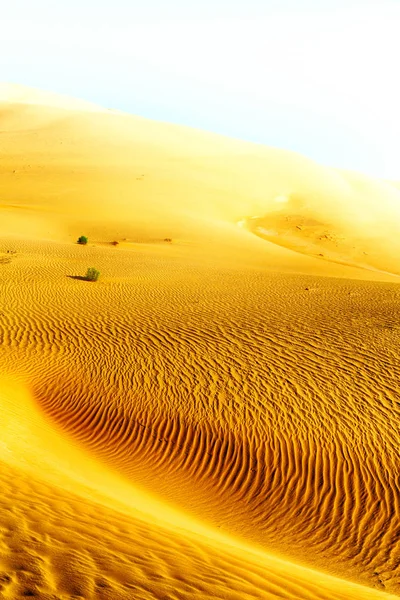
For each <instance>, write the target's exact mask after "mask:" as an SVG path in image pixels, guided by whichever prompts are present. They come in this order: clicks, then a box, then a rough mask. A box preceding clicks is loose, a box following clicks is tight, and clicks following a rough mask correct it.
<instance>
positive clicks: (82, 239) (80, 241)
mask: <svg viewBox="0 0 400 600" xmlns="http://www.w3.org/2000/svg"><path fill="white" fill-rule="evenodd" d="M88 241H89V240H88V238H87V237H86V235H81V236H80V237H79V238H78V242H77V243H78V244H82V245H83V246H85V245H86V244H87V243H88Z"/></svg>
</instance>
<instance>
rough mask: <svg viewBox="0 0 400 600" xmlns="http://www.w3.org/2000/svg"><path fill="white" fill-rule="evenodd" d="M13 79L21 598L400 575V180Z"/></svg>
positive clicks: (12, 281) (1, 328)
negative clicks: (92, 277)
mask: <svg viewBox="0 0 400 600" xmlns="http://www.w3.org/2000/svg"><path fill="white" fill-rule="evenodd" d="M0 100H1V104H0V135H1V137H0V140H1V142H0V143H1V150H2V151H1V155H0V158H1V162H0V186H1V187H0V191H1V195H0V334H1V345H0V352H1V362H0V383H1V385H0V419H1V421H0V422H1V424H2V427H1V433H0V464H1V468H0V479H1V487H2V494H1V496H0V504H1V512H0V532H1V538H0V548H1V553H0V597H2V598H3V597H4V598H12V599H14V598H24V597H27V596H32V597H38V598H43V599H45V600H50V599H52V600H55V599H70V598H74V599H78V598H84V599H92V598H93V599H100V600H102V599H110V600H119V599H124V600H125V599H131V598H132V599H134V600H136V599H146V600H148V599H153V598H157V599H160V600H161V599H162V600H167V599H168V600H170V599H176V600H180V599H191V598H198V599H203V598H206V599H207V598H209V599H210V600H211V599H221V600H222V599H235V600H242V599H252V598H260V599H261V598H266V599H275V598H284V599H289V598H292V599H313V600H315V599H320V598H326V599H332V600H338V599H348V598H357V599H381V600H383V599H385V598H386V599H388V598H394V597H399V596H400V525H399V502H400V496H399V487H400V483H399V482H400V472H399V466H400V459H399V443H400V434H399V422H400V402H399V376H400V367H399V364H400V363H399V358H400V351H399V342H400V321H399V318H398V314H399V309H400V285H399V284H400V279H399V275H400V266H399V262H398V257H399V255H400V254H399V250H400V238H399V235H398V230H399V225H400V189H399V187H398V184H395V183H393V184H391V183H390V182H385V181H378V180H372V179H370V178H367V177H365V176H362V175H359V174H355V173H348V172H341V171H338V170H334V169H329V168H326V167H322V166H320V165H317V164H316V163H314V162H312V161H310V160H307V159H306V158H304V157H301V156H299V155H297V154H294V153H290V152H285V151H283V150H277V149H271V148H267V147H263V146H260V145H256V144H250V143H246V142H242V141H238V140H231V139H228V138H223V137H220V136H217V135H213V134H209V133H205V132H201V131H196V130H192V129H189V128H184V127H178V126H176V125H169V124H164V123H155V122H152V121H148V120H145V119H142V118H138V117H133V116H129V115H124V114H120V113H116V112H113V111H109V110H105V109H100V108H97V107H93V106H92V105H88V104H86V103H80V102H78V101H73V100H71V101H69V100H68V99H64V98H58V97H57V96H54V95H49V94H46V93H44V92H38V91H35V90H30V89H27V88H21V87H20V86H11V85H7V86H3V87H1V89H0ZM80 235H87V236H88V237H89V244H88V245H87V246H79V245H77V244H76V240H77V238H78V237H79V236H80ZM166 238H170V239H172V241H164V240H165V239H166ZM113 241H117V242H119V243H118V245H116V246H114V245H112V242H113ZM90 266H94V267H96V268H97V269H99V270H100V272H101V277H100V280H99V281H98V282H97V283H89V282H86V281H83V280H82V278H80V276H82V275H84V274H85V272H86V269H87V268H88V267H90Z"/></svg>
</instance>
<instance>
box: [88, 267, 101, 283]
mask: <svg viewBox="0 0 400 600" xmlns="http://www.w3.org/2000/svg"><path fill="white" fill-rule="evenodd" d="M99 277H100V271H98V270H97V269H95V268H94V267H89V268H88V270H87V271H86V275H85V279H86V281H97V280H98V278H99Z"/></svg>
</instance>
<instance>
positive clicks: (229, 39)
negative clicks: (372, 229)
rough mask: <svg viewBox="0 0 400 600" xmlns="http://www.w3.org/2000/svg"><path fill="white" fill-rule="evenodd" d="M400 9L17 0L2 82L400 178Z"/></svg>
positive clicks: (3, 27) (279, 2)
mask: <svg viewBox="0 0 400 600" xmlns="http://www.w3.org/2000/svg"><path fill="white" fill-rule="evenodd" d="M399 28H400V0H371V1H369V0H347V1H343V0H242V1H240V2H239V1H237V0H236V1H235V0H201V2H200V1H198V2H193V1H192V0H168V1H167V0H140V1H137V0H112V1H111V0H109V1H107V2H106V1H105V0H96V1H94V0H68V2H61V0H58V1H57V0H35V2H33V1H32V0H13V1H12V2H7V3H6V5H5V6H3V7H2V9H1V21H0V81H5V82H13V83H19V84H23V85H30V86H34V87H39V88H43V89H46V90H50V91H53V92H59V93H63V94H67V95H70V96H75V97H77V98H81V99H84V100H89V101H91V102H96V103H97V104H100V105H102V106H105V107H107V108H114V109H119V110H123V111H126V112H130V113H134V114H137V115H142V116H144V117H148V118H152V119H156V120H160V121H169V122H173V123H180V124H184V125H189V126H192V127H196V128H200V129H206V130H209V131H215V132H217V133H222V134H225V135H229V136H232V137H236V138H242V139H246V140H250V141H255V142H259V143H263V144H267V145H269V146H276V147H280V148H285V149H288V150H294V151H296V152H300V153H302V154H304V155H306V156H308V157H310V158H312V159H314V160H316V161H318V162H320V163H323V164H326V165H328V166H334V167H341V168H345V169H351V170H358V171H362V172H364V173H367V174H370V175H373V176H378V177H383V178H388V179H398V180H399V179H400V161H399V157H400V141H399V140H400V118H399V107H400V68H399V62H400V60H399V59H400V36H399V35H398V31H399Z"/></svg>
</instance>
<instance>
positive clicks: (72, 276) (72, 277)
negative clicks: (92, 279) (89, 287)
mask: <svg viewBox="0 0 400 600" xmlns="http://www.w3.org/2000/svg"><path fill="white" fill-rule="evenodd" d="M67 277H68V279H77V280H78V281H89V279H87V278H86V277H84V276H83V275H67Z"/></svg>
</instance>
